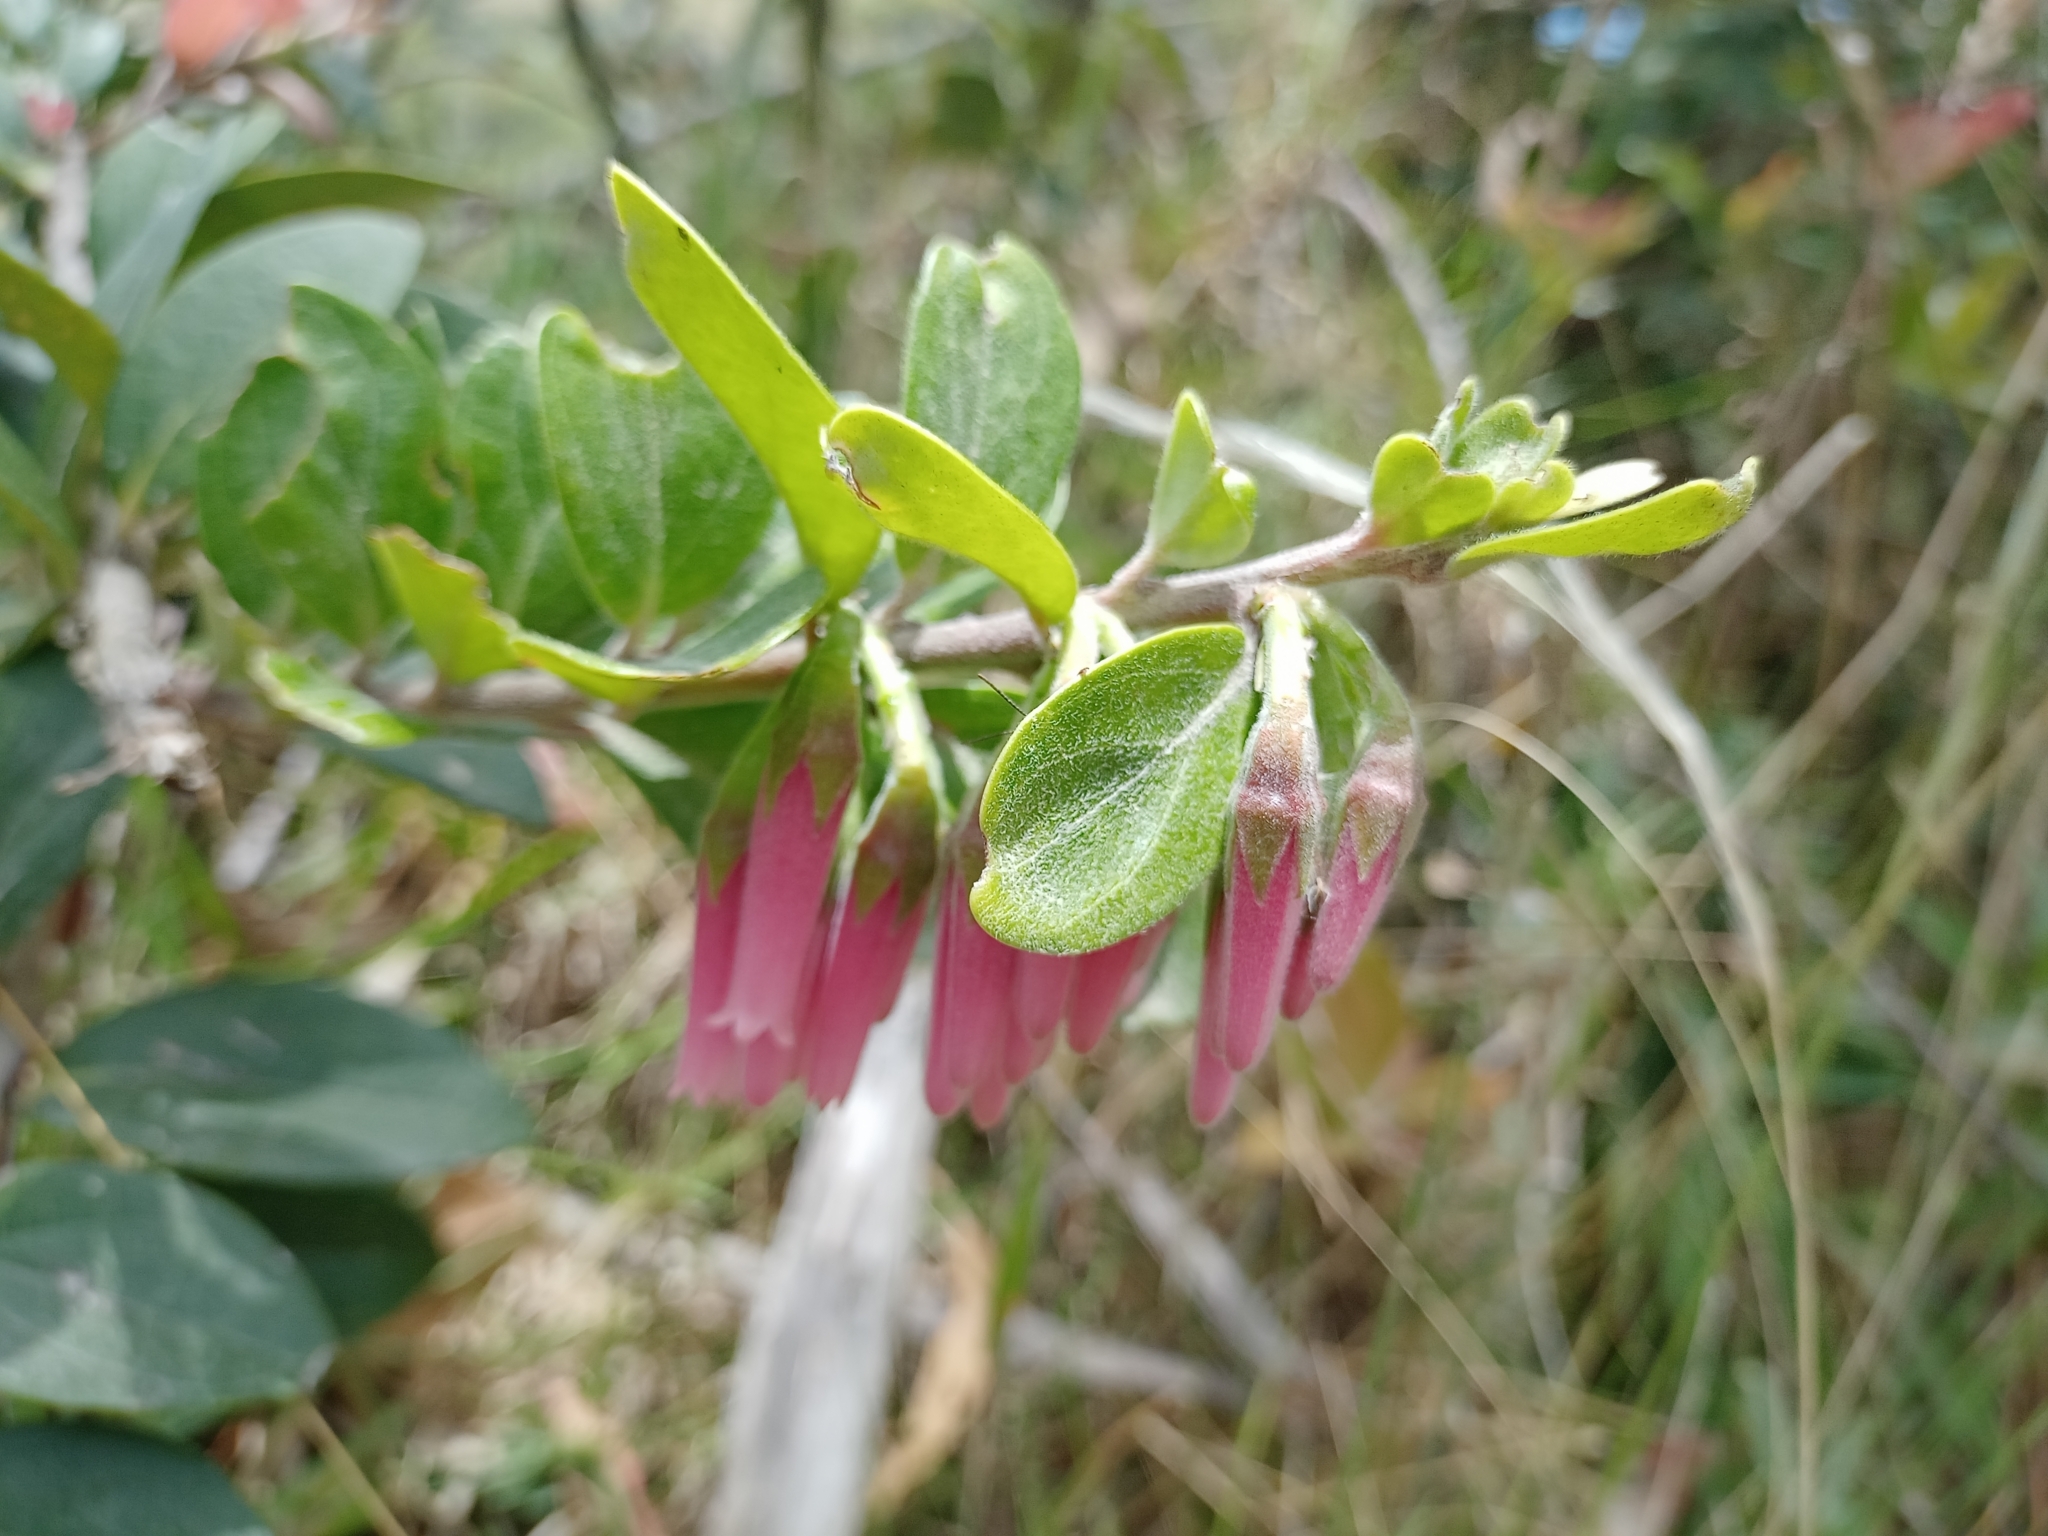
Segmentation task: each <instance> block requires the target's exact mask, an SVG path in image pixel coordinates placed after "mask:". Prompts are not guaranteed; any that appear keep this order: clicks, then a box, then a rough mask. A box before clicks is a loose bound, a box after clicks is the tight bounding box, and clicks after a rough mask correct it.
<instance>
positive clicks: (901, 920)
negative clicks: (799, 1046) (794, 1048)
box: [804, 882, 925, 1104]
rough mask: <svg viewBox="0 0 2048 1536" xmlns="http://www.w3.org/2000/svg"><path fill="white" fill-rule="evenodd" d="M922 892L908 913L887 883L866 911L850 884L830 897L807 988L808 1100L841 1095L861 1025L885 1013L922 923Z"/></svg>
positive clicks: (855, 1061)
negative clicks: (820, 946)
mask: <svg viewBox="0 0 2048 1536" xmlns="http://www.w3.org/2000/svg"><path fill="white" fill-rule="evenodd" d="M924 909H925V898H924V897H923V896H919V897H918V898H917V900H916V902H915V903H914V904H912V906H911V907H910V909H909V910H908V911H905V910H904V909H903V903H902V901H901V899H900V890H899V888H898V887H896V886H891V887H890V888H889V889H888V890H886V891H884V892H883V893H882V896H881V898H880V899H879V900H878V901H876V902H875V903H874V904H873V905H872V906H870V907H869V908H868V909H867V911H866V912H865V913H862V912H861V911H860V910H859V903H858V900H857V898H856V896H855V893H854V891H853V889H852V884H851V882H849V883H848V887H847V889H845V890H843V891H841V892H840V895H839V899H838V901H836V902H835V903H833V907H832V916H831V920H830V927H829V929H828V932H827V935H826V939H825V951H824V955H823V957H822V958H821V960H820V962H819V965H818V974H817V980H816V981H815V982H814V983H813V985H812V988H811V1001H810V1006H809V1010H808V1013H809V1018H808V1020H807V1024H806V1029H805V1037H804V1043H805V1046H806V1051H805V1061H804V1076H805V1079H806V1081H807V1082H808V1084H809V1087H810V1094H811V1102H812V1103H814V1104H831V1103H835V1102H836V1101H838V1100H840V1099H843V1098H845V1097H846V1090H847V1089H848V1088H850V1087H852V1086H853V1073H854V1068H856V1067H857V1066H859V1065H860V1053H861V1047H862V1046H864V1045H865V1044H866V1043H867V1038H868V1030H869V1029H870V1028H871V1027H873V1026H874V1025H875V1024H877V1023H879V1022H880V1021H881V1019H882V1018H883V1017H884V1016H885V1015H887V1013H888V1012H889V1009H890V1008H891V1006H893V1005H894V1003H895V1001H896V994H897V992H898V991H899V990H901V988H902V986H903V973H904V972H905V971H906V970H908V969H909V968H910V956H911V952H912V951H913V950H915V949H916V948H917V935H918V931H919V930H920V929H921V928H922V927H923V926H924Z"/></svg>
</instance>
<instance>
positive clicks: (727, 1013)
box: [714, 762, 847, 1046]
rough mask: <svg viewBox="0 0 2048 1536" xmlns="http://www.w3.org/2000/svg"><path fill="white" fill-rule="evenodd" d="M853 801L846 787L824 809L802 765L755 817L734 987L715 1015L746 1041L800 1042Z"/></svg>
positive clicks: (766, 799)
mask: <svg viewBox="0 0 2048 1536" xmlns="http://www.w3.org/2000/svg"><path fill="white" fill-rule="evenodd" d="M846 796H847V789H846V788H845V787H842V788H840V790H839V792H838V794H837V796H836V797H835V798H834V799H832V800H831V801H830V802H829V803H826V804H825V805H823V807H822V808H821V806H820V800H821V798H822V797H821V796H820V795H819V794H818V793H817V792H816V790H815V789H814V787H813V785H812V782H811V770H810V765H809V764H808V763H802V762H800V763H798V764H797V765H796V767H794V768H793V769H791V770H790V772H789V774H788V775H787V776H786V777H785V778H784V779H783V781H782V783H781V784H780V785H779V786H778V787H777V788H776V790H775V791H774V793H773V797H772V798H771V797H770V796H769V795H768V793H767V792H765V791H764V792H763V795H762V800H761V804H760V807H759V808H758V809H757V810H756V811H755V812H754V829H753V836H752V838H751V839H750V840H749V842H748V844H747V877H746V883H745V887H744V889H743V890H742V892H741V897H740V917H739V935H738V938H737V940H736V942H735V944H734V948H733V961H732V981H731V984H730V986H729V987H728V988H727V991H726V995H725V1002H724V1003H723V1005H721V1006H720V1008H719V1010H718V1012H717V1013H716V1014H715V1015H714V1017H715V1018H716V1019H717V1020H718V1021H719V1022H721V1023H723V1024H724V1025H725V1026H726V1027H727V1028H729V1029H731V1030H732V1032H733V1034H734V1035H735V1036H736V1037H737V1038H738V1039H740V1040H741V1041H742V1042H750V1041H752V1040H754V1039H755V1038H756V1037H757V1036H760V1035H763V1034H772V1035H774V1036H775V1038H776V1039H777V1040H778V1041H780V1042H781V1043H782V1044H783V1045H785V1046H789V1045H794V1044H795V1042H796V1028H797V1013H798V1009H799V1007H800V1005H801V1004H802V1003H803V1001H804V956H805V953H806V951H807V950H808V948H809V945H810V942H811V928H812V925H813V924H814V923H815V921H816V920H817V915H818V909H819V907H820V906H821V905H822V904H823V902H824V900H825V887H826V885H827V884H828V883H829V882H830V880H831V878H832V862H833V857H834V855H835V854H836V853H837V852H838V849H839V823H840V820H841V818H842V817H844V816H845V814H846Z"/></svg>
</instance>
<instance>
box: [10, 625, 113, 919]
mask: <svg viewBox="0 0 2048 1536" xmlns="http://www.w3.org/2000/svg"><path fill="white" fill-rule="evenodd" d="M105 759H106V747H105V745H104V743H103V742H102V740H101V737H100V712H99V710H98V708H97V707H96V706H95V705H94V704H93V701H92V698H91V696H90V695H89V694H87V693H86V691H85V690H84V689H83V688H81V687H79V686H78V684H77V682H76V681H74V680H73V678H72V676H71V672H70V669H69V668H68V667H66V666H65V664H64V653H63V652H62V651H59V650H56V649H54V648H50V647H45V648H44V649H42V650H39V651H37V652H36V653H35V654H34V655H32V656H29V657H28V658H26V659H25V660H23V661H21V662H19V663H17V664H16V665H14V666H12V667H9V668H7V669H6V670H5V671H0V949H5V948H6V947H7V946H8V945H9V944H11V943H12V942H13V941H14V940H15V938H16V937H17V936H18V935H20V933H21V932H22V931H23V930H24V929H26V928H27V927H28V925H29V924H30V923H31V922H33V921H34V920H35V919H36V917H37V916H38V915H39V914H40V913H41V912H42V910H43V908H45V907H46V906H48V905H49V904H50V902H51V901H52V900H53V899H54V898H55V897H56V895H57V893H58V892H59V891H61V890H63V889H64V887H65V886H66V885H68V884H69V883H70V882H71V880H72V877H73V876H75V875H76V874H77V873H78V872H79V870H81V869H83V868H84V867H85V854H86V842H87V839H88V838H89V837H90V836H91V835H92V829H93V824H94V823H95V822H97V821H98V820H99V818H100V813H101V812H103V811H105V810H106V809H107V808H108V807H109V806H110V805H112V804H113V803H114V802H115V801H116V800H119V799H120V798H121V792H122V790H123V789H124V788H126V786H127V783H128V781H127V780H126V779H124V778H122V777H121V776H120V775H119V774H109V775H107V776H106V777H105V778H102V779H100V780H99V781H98V782H96V783H91V784H87V785H85V786H84V787H82V788H72V787H71V786H68V785H66V784H64V783H63V780H64V779H65V778H66V777H67V776H68V775H71V774H82V775H86V776H90V775H91V774H92V772H93V770H95V769H97V768H98V767H99V766H100V765H101V764H102V763H103V762H104V761H105Z"/></svg>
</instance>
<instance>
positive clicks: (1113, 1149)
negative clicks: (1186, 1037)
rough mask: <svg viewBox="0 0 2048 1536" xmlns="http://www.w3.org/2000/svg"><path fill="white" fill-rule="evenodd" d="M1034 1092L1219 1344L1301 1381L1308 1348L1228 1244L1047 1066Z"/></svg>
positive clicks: (1269, 1372) (1264, 1369)
mask: <svg viewBox="0 0 2048 1536" xmlns="http://www.w3.org/2000/svg"><path fill="white" fill-rule="evenodd" d="M1031 1088H1032V1092H1033V1093H1035V1094H1036V1095H1037V1097H1038V1101H1039V1103H1041V1104H1043V1105H1044V1106H1045V1109H1046V1112H1047V1113H1048V1114H1050V1115H1051V1116H1052V1118H1053V1123H1054V1124H1056V1125H1057V1126H1059V1128H1060V1131H1061V1134H1063V1135H1064V1136H1065V1137H1066V1138H1067V1140H1068V1141H1070V1142H1072V1143H1073V1145H1074V1150H1075V1151H1076V1152H1078V1153H1080V1154H1081V1163H1082V1166H1083V1167H1085V1168H1086V1169H1087V1170H1088V1172H1089V1174H1090V1175H1091V1176H1092V1177H1093V1178H1094V1179H1095V1180H1096V1182H1097V1183H1099V1184H1102V1185H1104V1186H1105V1187H1106V1188H1108V1189H1109V1190H1110V1191H1111V1192H1112V1193H1113V1194H1115V1196H1116V1197H1117V1199H1118V1200H1119V1201H1120V1202H1121V1203H1122V1205H1123V1208H1124V1210H1125V1211H1126V1212H1128V1213H1129V1215H1130V1218H1131V1223H1132V1225H1134V1226H1135V1227H1137V1229H1138V1234H1139V1236H1141V1237H1143V1238H1144V1239H1145V1243H1146V1246H1148V1247H1149V1248H1151V1249H1152V1251H1153V1252H1154V1253H1156V1254H1157V1255H1158V1256H1159V1261H1160V1265H1161V1267H1162V1268H1164V1269H1165V1271H1166V1275H1167V1278H1168V1279H1169V1280H1170V1281H1171V1282H1173V1283H1174V1284H1175V1285H1177V1286H1179V1287H1180V1289H1181V1290H1182V1291H1184V1292H1185V1293H1186V1294H1187V1296H1188V1298H1189V1299H1190V1300H1191V1301H1193V1302H1194V1303H1195V1305H1196V1306H1198V1307H1200V1308H1201V1309H1202V1312H1203V1314H1204V1315H1205V1316H1207V1317H1208V1319H1209V1321H1210V1322H1211V1323H1212V1324H1214V1325H1215V1328H1216V1331H1217V1333H1218V1334H1220V1335H1221V1336H1222V1338H1223V1341H1224V1343H1226V1344H1228V1345H1229V1346H1230V1347H1231V1348H1232V1349H1233V1350H1235V1351H1236V1352H1237V1354H1238V1356H1239V1357H1240V1358H1241V1359H1242V1360H1243V1361H1244V1362H1245V1363H1246V1364H1247V1365H1249V1366H1250V1367H1251V1368H1252V1369H1253V1370H1254V1371H1255V1372H1257V1373H1258V1374H1259V1375H1260V1376H1264V1377H1269V1378H1273V1379H1276V1380H1294V1379H1297V1378H1300V1379H1306V1377H1307V1376H1308V1374H1309V1360H1308V1351H1307V1350H1305V1349H1304V1348H1303V1347H1302V1345H1301V1342H1300V1340H1298V1339H1296V1338H1295V1337H1294V1335H1293V1334H1291V1333H1289V1332H1288V1331H1287V1327H1286V1325H1285V1324H1283V1323H1282V1322H1281V1321H1280V1319H1279V1318H1278V1317H1277V1316H1275V1315H1274V1312H1273V1309H1272V1307H1271V1306H1270V1305H1269V1304H1268V1303H1267V1301H1266V1298H1265V1297H1263V1296H1261V1295H1260V1294H1259V1292H1258V1289H1257V1287H1255V1286H1254V1285H1253V1284H1252V1283H1251V1281H1250V1280H1249V1279H1248V1278H1246V1276H1245V1273H1244V1271H1243V1269H1241V1268H1240V1267H1239V1266H1238V1262H1237V1260H1236V1259H1235V1258H1233V1257H1232V1256H1231V1252H1230V1250H1229V1249H1228V1248H1226V1247H1224V1246H1223V1244H1222V1243H1221V1242H1220V1241H1219V1240H1218V1239H1217V1237H1216V1234H1215V1233H1213V1232H1211V1231H1210V1230H1209V1229H1208V1228H1207V1227H1205V1226H1203V1225H1202V1223H1201V1222H1199V1221H1197V1220H1196V1219H1195V1217H1194V1216H1193V1215H1192V1214H1191V1213H1190V1212H1189V1211H1188V1209H1187V1207H1186V1206H1185V1205H1183V1204H1182V1203H1181V1199H1180V1197H1179V1196H1178V1195H1176V1194H1175V1193H1174V1192H1173V1190H1172V1189H1171V1188H1170V1187H1168V1185H1167V1183H1166V1181H1165V1180H1164V1179H1162V1178H1161V1177H1160V1176H1159V1175H1158V1174H1157V1173H1155V1172H1154V1171H1153V1170H1152V1168H1151V1167H1150V1165H1149V1164H1147V1163H1145V1162H1144V1161H1142V1160H1141V1159H1138V1158H1134V1157H1130V1156H1127V1155H1126V1154H1125V1153H1124V1152H1123V1151H1122V1150H1121V1149H1120V1148H1119V1147H1118V1146H1117V1144H1116V1142H1115V1141H1114V1140H1113V1139H1112V1138H1111V1137H1110V1134H1109V1132H1107V1131H1105V1130H1104V1129H1103V1128H1102V1127H1101V1126H1100V1125H1098V1124H1096V1123H1095V1121H1094V1119H1093V1118H1092V1117H1091V1116H1090V1115H1089V1114H1088V1112H1087V1111H1086V1110H1085V1109H1083V1108H1082V1107H1081V1105H1080V1103H1079V1101H1078V1100H1076V1099H1075V1097H1074V1096H1073V1094H1072V1093H1070V1092H1069V1091H1068V1090H1067V1087H1066V1085H1065V1084H1064V1083H1062V1082H1060V1081H1059V1079H1058V1078H1056V1077H1054V1076H1053V1075H1052V1074H1051V1073H1050V1072H1049V1071H1041V1072H1038V1073H1036V1074H1035V1075H1034V1076H1033V1077H1032V1079H1031Z"/></svg>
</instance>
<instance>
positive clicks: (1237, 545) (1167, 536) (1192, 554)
mask: <svg viewBox="0 0 2048 1536" xmlns="http://www.w3.org/2000/svg"><path fill="white" fill-rule="evenodd" d="M1258 501H1259V488H1258V486H1257V485H1256V484H1254V483H1253V481H1252V478H1251V476H1250V475H1247V474H1244V473H1242V472H1240V471H1238V470H1235V469H1232V468H1231V467H1230V466H1229V465H1227V464H1225V463H1224V462H1223V461H1222V460H1221V459H1219V458H1218V457H1217V456H1216V434H1215V433H1214V432H1213V431H1211V430H1210V427H1209V412H1208V409H1207V407H1205V406H1204V405H1203V404H1202V397H1201V396H1200V395H1198V394H1196V393H1195V392H1194V391H1193V390H1192V389H1184V390H1182V391H1181V394H1180V399H1179V400H1177V401H1175V402H1174V407H1173V430H1172V431H1171V432H1170V433H1168V434H1167V438H1166V448H1165V450H1164V451H1163V452H1162V453H1161V454H1160V456H1159V475H1158V478H1157V479H1156V480H1155V481H1154V482H1153V485H1152V516H1151V520H1150V522H1149V523H1148V524H1147V526H1146V530H1145V542H1146V543H1148V544H1150V545H1151V546H1152V548H1153V549H1154V550H1155V551H1156V552H1157V554H1158V556H1159V560H1160V563H1161V564H1164V565H1178V566H1187V567H1192V568H1196V569H1199V568H1202V567H1205V566H1211V565H1222V564H1223V563H1224V562H1225V561H1228V560H1233V559H1235V558H1236V557H1237V556H1238V555H1239V554H1241V553H1243V551H1244V547H1245V545H1247V544H1249V543H1250V542H1251V537H1252V519H1253V515H1254V510H1255V509H1256V507H1257V506H1258Z"/></svg>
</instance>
